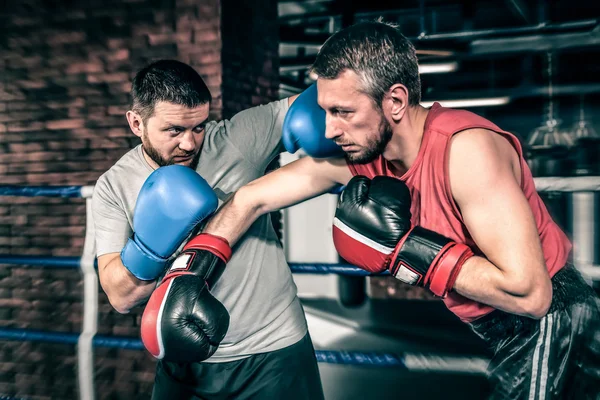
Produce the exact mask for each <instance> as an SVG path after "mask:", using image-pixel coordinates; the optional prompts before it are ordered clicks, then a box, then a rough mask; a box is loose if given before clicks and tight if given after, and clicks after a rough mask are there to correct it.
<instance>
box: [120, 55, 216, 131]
mask: <svg viewBox="0 0 600 400" xmlns="http://www.w3.org/2000/svg"><path fill="white" fill-rule="evenodd" d="M131 101H132V104H131V109H132V110H134V111H135V112H137V113H139V114H140V115H141V117H142V120H143V121H144V122H145V121H147V120H148V118H150V117H151V116H152V114H153V113H154V107H155V106H156V103H158V102H160V101H167V102H170V103H175V104H180V105H183V106H187V107H189V108H193V107H198V106H199V105H202V104H207V103H210V102H211V101H212V96H211V94H210V90H208V87H207V86H206V83H204V80H203V79H202V77H201V76H200V75H199V74H198V72H196V70H195V69H194V68H192V67H191V66H189V65H187V64H185V63H182V62H180V61H176V60H159V61H155V62H153V63H151V64H149V65H147V66H145V67H144V68H142V69H141V70H140V71H139V72H138V73H137V74H136V75H135V78H134V79H133V84H132V86H131Z"/></svg>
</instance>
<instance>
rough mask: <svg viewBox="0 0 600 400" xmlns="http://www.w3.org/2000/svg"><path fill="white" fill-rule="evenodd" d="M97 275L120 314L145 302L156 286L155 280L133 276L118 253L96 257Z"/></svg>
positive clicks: (111, 302) (109, 299)
mask: <svg viewBox="0 0 600 400" xmlns="http://www.w3.org/2000/svg"><path fill="white" fill-rule="evenodd" d="M98 276H99V278H100V285H101V286H102V289H103V290H104V292H105V293H106V295H107V296H108V301H110V304H111V305H112V306H113V308H114V309H115V310H117V311H118V312H119V313H121V314H126V313H128V312H129V310H131V309H132V308H133V307H135V306H137V305H140V304H143V303H144V302H146V300H148V298H149V297H150V295H151V294H152V291H153V290H154V287H155V286H156V281H141V280H139V279H137V278H135V277H134V276H133V275H132V274H131V273H130V272H129V270H128V269H127V268H125V266H124V265H123V263H122V262H121V257H120V253H109V254H104V255H102V256H100V257H98Z"/></svg>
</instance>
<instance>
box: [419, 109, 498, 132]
mask: <svg viewBox="0 0 600 400" xmlns="http://www.w3.org/2000/svg"><path fill="white" fill-rule="evenodd" d="M432 111H433V112H434V114H433V116H432V118H431V122H430V123H434V124H435V128H436V130H439V131H442V132H447V133H449V134H452V133H454V132H457V131H462V130H471V129H470V128H472V127H479V128H483V129H486V128H488V129H491V130H500V128H499V127H498V126H496V124H494V123H493V122H491V121H490V120H488V119H486V118H484V117H482V116H481V115H478V114H475V113H473V112H471V111H467V110H460V109H453V108H444V107H440V108H437V109H435V110H432ZM432 111H430V112H432Z"/></svg>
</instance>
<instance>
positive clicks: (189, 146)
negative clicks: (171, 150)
mask: <svg viewBox="0 0 600 400" xmlns="http://www.w3.org/2000/svg"><path fill="white" fill-rule="evenodd" d="M179 148H180V149H181V150H183V151H187V152H192V151H194V150H195V149H196V142H195V140H194V133H193V132H192V131H191V130H190V131H185V132H184V134H183V136H182V137H181V141H180V142H179Z"/></svg>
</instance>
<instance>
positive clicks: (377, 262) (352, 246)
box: [333, 219, 393, 273]
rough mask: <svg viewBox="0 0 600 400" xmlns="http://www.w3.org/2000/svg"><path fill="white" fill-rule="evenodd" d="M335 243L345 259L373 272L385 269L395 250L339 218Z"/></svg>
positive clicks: (334, 227)
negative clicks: (375, 240)
mask: <svg viewBox="0 0 600 400" xmlns="http://www.w3.org/2000/svg"><path fill="white" fill-rule="evenodd" d="M363 239H364V240H363ZM333 243H334V245H335V248H336V250H337V251H338V253H339V254H340V255H341V256H342V258H343V259H344V260H346V261H347V262H349V263H350V264H352V265H355V266H357V267H359V268H362V269H364V270H366V271H369V272H371V273H379V272H381V271H383V270H385V269H386V268H387V260H388V256H389V254H390V253H391V252H392V251H393V249H390V248H387V247H385V246H382V245H379V244H377V243H375V242H373V241H372V240H371V239H369V238H367V237H364V236H362V235H360V234H359V233H357V232H356V231H354V230H352V229H350V228H349V227H348V226H347V225H345V224H343V223H342V222H341V221H339V220H337V219H335V220H334V223H333Z"/></svg>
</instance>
